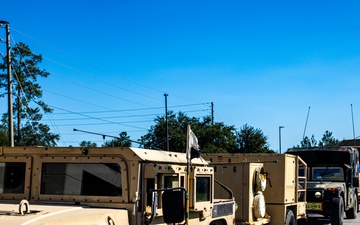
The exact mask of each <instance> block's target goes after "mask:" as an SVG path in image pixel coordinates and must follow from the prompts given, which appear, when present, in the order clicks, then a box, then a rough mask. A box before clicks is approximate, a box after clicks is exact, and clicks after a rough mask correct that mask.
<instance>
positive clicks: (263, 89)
mask: <svg viewBox="0 0 360 225" xmlns="http://www.w3.org/2000/svg"><path fill="white" fill-rule="evenodd" d="M359 10H360V3H359V2H358V1H342V2H339V1H110V0H108V1H94V0H88V1H82V0H79V1H69V0H64V1H51V2H50V1H44V0H33V1H25V0H22V1H19V0H12V1H5V2H4V3H2V7H1V11H0V12H1V13H0V15H1V16H0V20H6V21H8V22H10V29H11V39H12V40H11V41H12V46H13V45H14V42H20V41H21V42H24V43H26V44H27V45H29V47H30V48H31V50H32V51H33V52H34V53H37V54H42V55H43V57H44V58H43V63H42V64H41V65H40V67H41V68H44V69H46V70H47V71H49V72H50V73H51V75H50V77H49V78H47V79H42V80H40V81H39V82H40V84H41V85H42V88H43V90H44V93H43V100H44V101H45V102H46V103H48V104H49V105H51V106H52V107H53V108H54V109H55V110H54V113H53V114H51V115H46V116H44V122H46V123H48V124H49V125H50V127H51V131H52V132H54V133H59V134H60V135H61V140H60V141H59V143H58V145H60V146H68V145H77V144H78V143H80V142H81V141H82V140H89V141H93V142H96V143H98V145H101V144H102V143H103V139H102V136H97V135H89V134H85V133H81V132H74V131H73V129H74V128H76V129H79V130H85V131H90V132H96V133H101V134H107V135H113V136H117V135H118V134H119V133H120V132H122V131H126V132H127V133H128V135H130V137H131V139H133V140H137V139H138V138H140V136H142V135H144V134H146V132H147V129H149V128H150V126H151V125H153V124H154V123H153V119H154V118H155V117H156V116H163V115H164V114H165V109H164V102H165V100H164V93H168V94H169V96H168V108H169V110H173V111H174V112H178V111H182V112H185V113H186V114H187V115H188V116H195V117H200V118H202V117H203V116H207V115H210V114H211V110H210V102H213V103H214V109H215V114H214V115H215V121H216V122H223V123H225V124H226V125H233V126H235V127H236V128H237V129H239V128H241V127H242V126H243V125H244V124H248V125H250V126H253V127H255V128H258V129H261V130H262V131H263V133H264V134H265V135H266V136H267V137H268V141H269V144H270V148H271V149H274V150H276V151H278V150H279V126H284V128H283V129H282V131H281V132H282V136H281V139H282V143H281V146H282V150H283V151H284V150H285V149H286V148H289V147H292V146H294V145H297V144H299V143H300V141H301V140H302V136H303V133H304V128H305V122H306V117H307V113H308V109H309V107H310V113H309V119H308V123H307V127H306V132H305V135H307V136H311V135H314V136H315V139H317V140H320V139H321V137H322V135H323V134H324V132H325V131H326V130H329V131H331V132H332V133H333V136H334V137H335V138H337V139H339V140H342V139H351V138H353V126H352V115H351V104H352V105H353V115H354V127H355V134H356V136H358V135H360V126H359V125H360V114H359V112H360V101H359V100H360V90H359V88H358V85H357V84H359V83H360V82H359V80H360V76H359V74H360V42H359V40H360V14H359V13H358V12H359ZM1 30H3V31H2V33H0V37H2V38H4V39H5V29H1ZM1 30H0V32H1ZM0 51H1V52H4V53H5V45H4V44H3V45H2V46H1V45H0ZM0 104H1V105H2V107H0V113H3V112H5V111H6V110H7V103H6V99H0ZM106 140H109V139H108V138H107V139H106Z"/></svg>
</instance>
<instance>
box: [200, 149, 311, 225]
mask: <svg viewBox="0 0 360 225" xmlns="http://www.w3.org/2000/svg"><path fill="white" fill-rule="evenodd" d="M202 157H203V158H204V159H206V160H207V161H208V162H209V163H210V166H212V167H214V172H215V179H216V180H218V181H220V182H221V183H223V184H225V185H226V186H227V187H229V188H230V189H231V190H232V191H233V193H234V197H235V200H236V202H237V204H238V206H239V209H238V210H237V211H236V213H235V218H236V224H251V225H263V224H270V225H271V224H273V225H279V224H285V225H295V224H297V223H298V222H300V221H304V222H305V221H306V219H307V214H306V195H307V193H306V189H305V187H306V182H307V177H306V176H307V174H306V173H304V172H302V173H301V171H306V170H307V164H306V163H305V162H304V161H303V160H302V159H301V157H299V156H295V155H289V154H241V153H236V154H230V153H208V154H203V155H202ZM299 171H300V173H301V174H299ZM223 194H225V195H223ZM215 196H218V198H221V197H222V196H226V193H224V192H223V191H222V190H220V189H217V188H216V187H215Z"/></svg>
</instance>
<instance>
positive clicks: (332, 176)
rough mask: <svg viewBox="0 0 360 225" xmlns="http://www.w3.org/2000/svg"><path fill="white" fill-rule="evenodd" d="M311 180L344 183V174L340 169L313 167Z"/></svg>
mask: <svg viewBox="0 0 360 225" xmlns="http://www.w3.org/2000/svg"><path fill="white" fill-rule="evenodd" d="M312 175H313V176H312V178H313V180H322V181H344V173H343V169H342V168H341V167H313V168H312Z"/></svg>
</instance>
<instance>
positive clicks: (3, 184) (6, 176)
mask: <svg viewBox="0 0 360 225" xmlns="http://www.w3.org/2000/svg"><path fill="white" fill-rule="evenodd" d="M25 168H26V163H25V162H3V163H0V193H15V194H22V193H24V186H25Z"/></svg>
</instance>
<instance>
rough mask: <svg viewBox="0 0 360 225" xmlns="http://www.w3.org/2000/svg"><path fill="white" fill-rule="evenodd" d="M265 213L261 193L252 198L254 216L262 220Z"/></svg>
mask: <svg viewBox="0 0 360 225" xmlns="http://www.w3.org/2000/svg"><path fill="white" fill-rule="evenodd" d="M265 212H266V204H265V198H264V195H263V193H262V192H260V191H259V192H258V194H257V195H255V197H254V216H255V217H256V218H263V217H264V216H265Z"/></svg>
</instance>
